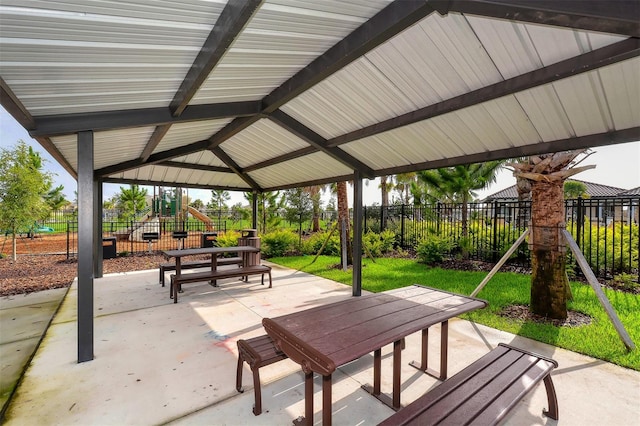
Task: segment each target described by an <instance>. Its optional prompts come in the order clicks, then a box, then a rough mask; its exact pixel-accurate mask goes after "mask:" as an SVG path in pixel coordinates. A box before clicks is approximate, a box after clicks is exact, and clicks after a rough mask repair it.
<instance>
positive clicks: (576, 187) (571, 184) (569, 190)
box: [563, 180, 589, 200]
mask: <svg viewBox="0 0 640 426" xmlns="http://www.w3.org/2000/svg"><path fill="white" fill-rule="evenodd" d="M563 189H564V199H565V200H575V199H576V198H579V197H582V198H589V194H588V193H587V185H585V184H584V183H582V182H578V181H575V180H567V181H565V182H564V185H563Z"/></svg>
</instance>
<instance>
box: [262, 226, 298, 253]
mask: <svg viewBox="0 0 640 426" xmlns="http://www.w3.org/2000/svg"><path fill="white" fill-rule="evenodd" d="M297 242H298V235H297V234H295V233H293V232H291V231H289V230H286V229H283V230H279V231H273V232H269V233H268V234H264V235H263V236H262V254H263V255H264V257H280V256H283V255H284V254H285V253H287V252H288V251H291V250H293V249H294V248H295V247H296V243H297Z"/></svg>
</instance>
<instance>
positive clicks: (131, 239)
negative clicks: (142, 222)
mask: <svg viewBox="0 0 640 426" xmlns="http://www.w3.org/2000/svg"><path fill="white" fill-rule="evenodd" d="M129 229H131V233H130V234H129V242H130V243H131V251H130V252H129V253H130V254H133V231H134V229H133V219H131V228H129ZM117 254H118V253H116V255H117Z"/></svg>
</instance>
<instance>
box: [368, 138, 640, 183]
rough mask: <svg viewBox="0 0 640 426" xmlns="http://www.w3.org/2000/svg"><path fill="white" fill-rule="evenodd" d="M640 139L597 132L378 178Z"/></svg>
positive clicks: (385, 171) (420, 166) (406, 168)
mask: <svg viewBox="0 0 640 426" xmlns="http://www.w3.org/2000/svg"><path fill="white" fill-rule="evenodd" d="M637 140H640V127H630V128H628V129H623V130H616V131H613V132H606V133H598V134H593V135H586V136H576V137H573V138H568V139H560V140H555V141H551V142H537V143H534V144H530V145H523V146H516V147H511V148H505V149H500V150H497V151H483V152H479V153H477V154H471V155H462V156H459V157H451V158H443V159H440V160H433V161H425V162H423V163H416V164H408V165H406V166H398V167H391V168H388V169H382V170H378V172H377V174H378V176H384V175H394V174H398V173H407V172H414V171H416V170H430V169H439V168H443V167H453V166H459V165H462V164H472V163H483V162H485V161H493V160H503V159H506V158H518V157H528V156H530V155H538V154H546V153H552V152H560V151H571V150H575V149H586V148H593V147H596V146H605V145H615V144H620V143H627V142H634V141H637Z"/></svg>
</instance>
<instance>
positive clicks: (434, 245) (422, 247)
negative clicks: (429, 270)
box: [416, 234, 453, 265]
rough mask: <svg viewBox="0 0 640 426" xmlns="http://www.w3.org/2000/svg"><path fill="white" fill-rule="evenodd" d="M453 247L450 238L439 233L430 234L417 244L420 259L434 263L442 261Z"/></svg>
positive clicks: (423, 261)
mask: <svg viewBox="0 0 640 426" xmlns="http://www.w3.org/2000/svg"><path fill="white" fill-rule="evenodd" d="M452 248H453V243H452V242H451V240H449V239H448V238H444V237H440V236H437V235H433V234H432V235H428V236H426V237H425V238H424V239H422V240H421V241H420V242H419V243H418V245H417V246H416V254H417V255H418V261H419V262H421V263H426V264H427V265H433V264H434V263H438V262H442V259H443V258H444V255H445V254H447V253H448V252H449V251H450V250H451V249H452Z"/></svg>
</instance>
